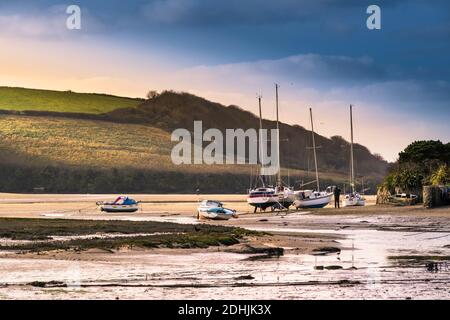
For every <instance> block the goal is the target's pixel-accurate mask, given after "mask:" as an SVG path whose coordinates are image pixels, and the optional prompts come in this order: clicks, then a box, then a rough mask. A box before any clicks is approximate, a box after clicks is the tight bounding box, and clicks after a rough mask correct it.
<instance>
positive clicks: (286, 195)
mask: <svg viewBox="0 0 450 320" xmlns="http://www.w3.org/2000/svg"><path fill="white" fill-rule="evenodd" d="M278 88H279V86H278V84H275V98H276V100H275V101H276V109H277V131H278V150H277V151H278V152H277V156H278V177H277V185H276V187H275V194H276V196H277V197H278V203H277V205H276V208H277V209H289V207H290V206H291V205H292V204H293V203H294V200H295V196H294V191H292V189H291V188H290V187H289V186H285V185H284V184H283V181H282V180H281V162H280V121H279V116H278Z"/></svg>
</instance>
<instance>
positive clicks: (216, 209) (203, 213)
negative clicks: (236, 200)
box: [197, 200, 238, 220]
mask: <svg viewBox="0 0 450 320" xmlns="http://www.w3.org/2000/svg"><path fill="white" fill-rule="evenodd" d="M237 217H238V215H237V214H236V210H232V209H227V208H224V207H223V204H222V202H220V201H215V200H203V201H202V202H201V203H200V205H199V206H198V209H197V219H210V220H229V219H231V218H237Z"/></svg>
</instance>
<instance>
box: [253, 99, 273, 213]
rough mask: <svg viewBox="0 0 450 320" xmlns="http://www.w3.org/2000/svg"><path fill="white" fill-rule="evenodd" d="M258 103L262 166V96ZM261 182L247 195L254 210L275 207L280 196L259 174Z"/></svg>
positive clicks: (261, 161)
mask: <svg viewBox="0 0 450 320" xmlns="http://www.w3.org/2000/svg"><path fill="white" fill-rule="evenodd" d="M258 104H259V129H260V131H259V132H260V134H259V162H260V166H261V168H262V166H263V163H264V161H263V151H262V133H261V130H262V112H261V96H259V97H258ZM258 180H259V181H260V182H261V186H260V187H258V181H257V183H256V184H257V185H256V186H255V188H254V189H251V190H249V194H248V197H247V203H248V204H249V205H251V206H253V207H254V208H255V209H254V212H256V210H257V209H258V208H259V209H260V210H263V211H265V210H266V209H267V208H272V210H273V208H274V206H275V205H276V204H277V202H278V198H277V197H276V196H275V189H274V188H271V187H269V186H266V183H265V179H264V177H263V176H259V179H258Z"/></svg>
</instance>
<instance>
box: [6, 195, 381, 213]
mask: <svg viewBox="0 0 450 320" xmlns="http://www.w3.org/2000/svg"><path fill="white" fill-rule="evenodd" d="M129 196H130V197H132V198H133V199H136V200H137V201H142V203H141V205H140V206H141V210H140V211H139V212H138V213H136V214H135V216H136V217H138V218H139V217H140V218H145V217H151V216H161V215H172V214H176V215H181V216H184V217H193V216H195V214H196V209H197V206H198V203H199V201H201V200H205V199H210V200H219V201H222V202H223V203H224V205H225V206H226V207H229V208H232V209H235V210H237V211H238V212H239V213H241V214H246V213H250V212H253V208H252V207H250V206H249V205H248V204H247V202H246V195H167V194H164V195H139V194H137V195H129ZM116 197H117V195H90V194H87V195H81V194H74V195H64V194H61V195H53V194H10V193H2V194H0V217H17V218H20V217H23V218H33V217H61V218H63V217H70V218H81V219H83V218H91V219H110V218H114V217H119V218H120V217H122V216H123V215H121V214H116V215H114V214H110V215H107V214H102V213H100V211H99V210H98V208H97V206H96V205H95V203H96V202H97V201H105V200H108V201H111V200H114V199H115V198H116ZM367 200H368V201H367V202H368V205H369V206H371V205H373V204H375V197H373V196H368V197H367ZM330 207H331V206H330Z"/></svg>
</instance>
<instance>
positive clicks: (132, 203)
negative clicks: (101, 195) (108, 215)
mask: <svg viewBox="0 0 450 320" xmlns="http://www.w3.org/2000/svg"><path fill="white" fill-rule="evenodd" d="M97 205H98V206H99V208H100V210H101V211H104V212H136V211H138V210H139V203H138V202H137V201H136V200H134V199H131V198H129V197H127V196H120V197H117V199H116V200H115V201H112V202H106V201H104V202H97Z"/></svg>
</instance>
